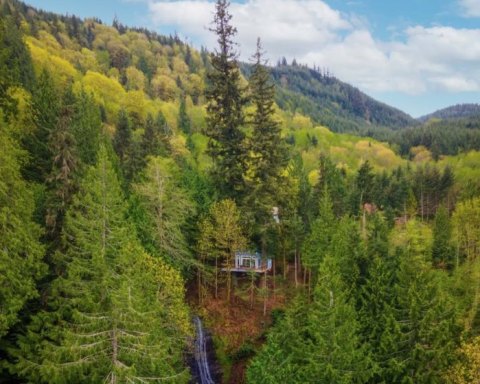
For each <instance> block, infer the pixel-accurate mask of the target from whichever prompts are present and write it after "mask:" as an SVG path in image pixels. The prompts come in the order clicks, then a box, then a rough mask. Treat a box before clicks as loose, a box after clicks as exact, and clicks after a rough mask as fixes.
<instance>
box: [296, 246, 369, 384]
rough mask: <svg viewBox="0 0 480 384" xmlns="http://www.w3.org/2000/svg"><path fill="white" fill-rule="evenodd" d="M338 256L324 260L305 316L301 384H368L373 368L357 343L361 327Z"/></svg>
mask: <svg viewBox="0 0 480 384" xmlns="http://www.w3.org/2000/svg"><path fill="white" fill-rule="evenodd" d="M336 257H337V255H333V254H332V255H327V256H325V258H324V260H323V261H322V264H321V265H320V269H319V278H318V283H317V285H316V287H315V290H314V299H313V303H312V306H311V310H310V311H309V313H308V324H309V326H308V328H307V330H308V334H309V336H310V338H311V339H310V340H305V350H306V355H307V356H306V361H307V364H306V367H305V368H304V369H303V370H301V371H300V372H301V373H300V375H301V376H303V377H304V380H303V382H306V383H312V382H325V383H367V382H369V379H370V377H371V375H372V372H373V365H372V362H371V360H370V354H369V351H368V350H367V348H366V347H367V345H365V344H362V342H361V339H360V333H359V331H360V323H359V321H358V318H357V313H356V311H355V303H354V302H353V301H352V299H351V296H350V289H349V288H348V287H347V286H346V285H345V283H344V281H343V280H342V278H341V273H340V270H339V266H338V262H337V261H336V260H335V258H336Z"/></svg>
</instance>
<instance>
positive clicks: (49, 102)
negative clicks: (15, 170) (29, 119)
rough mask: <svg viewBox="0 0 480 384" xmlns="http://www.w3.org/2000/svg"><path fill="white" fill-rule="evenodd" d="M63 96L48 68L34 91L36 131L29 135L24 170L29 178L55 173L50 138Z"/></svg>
mask: <svg viewBox="0 0 480 384" xmlns="http://www.w3.org/2000/svg"><path fill="white" fill-rule="evenodd" d="M60 107H61V98H60V96H59V95H58V91H57V89H56V87H55V84H54V82H53V79H52V76H51V75H50V73H49V72H48V71H47V70H44V71H43V72H42V73H41V75H40V77H39V79H38V84H37V87H36V88H35V90H34V92H33V94H32V109H33V118H34V122H35V129H34V131H33V132H32V133H31V134H30V135H28V136H27V137H25V144H24V145H25V148H26V149H27V150H28V152H29V154H30V161H29V163H28V164H27V166H26V168H25V170H24V174H25V176H26V178H27V179H28V180H33V181H38V182H44V181H45V180H46V179H47V177H48V176H49V175H50V173H51V169H52V164H53V160H52V159H53V154H52V152H51V148H50V146H49V144H48V143H49V139H50V135H51V134H52V132H53V131H54V130H55V128H56V127H57V124H58V116H59V111H60Z"/></svg>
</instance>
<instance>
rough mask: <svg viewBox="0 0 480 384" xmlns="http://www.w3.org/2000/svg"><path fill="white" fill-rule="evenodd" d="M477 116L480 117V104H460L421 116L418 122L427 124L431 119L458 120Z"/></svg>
mask: <svg viewBox="0 0 480 384" xmlns="http://www.w3.org/2000/svg"><path fill="white" fill-rule="evenodd" d="M475 116H478V117H480V104H477V103H460V104H455V105H451V106H449V107H446V108H442V109H439V110H437V111H435V112H432V113H429V114H427V115H424V116H420V117H419V118H418V119H417V120H418V121H420V122H427V121H428V120H430V119H442V120H456V119H462V118H469V117H475Z"/></svg>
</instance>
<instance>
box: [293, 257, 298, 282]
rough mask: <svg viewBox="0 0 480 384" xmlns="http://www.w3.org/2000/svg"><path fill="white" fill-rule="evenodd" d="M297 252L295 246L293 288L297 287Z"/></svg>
mask: <svg viewBox="0 0 480 384" xmlns="http://www.w3.org/2000/svg"><path fill="white" fill-rule="evenodd" d="M297 254H298V251H297V248H295V259H294V262H295V288H298V259H297Z"/></svg>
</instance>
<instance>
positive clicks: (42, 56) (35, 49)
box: [27, 38, 79, 84]
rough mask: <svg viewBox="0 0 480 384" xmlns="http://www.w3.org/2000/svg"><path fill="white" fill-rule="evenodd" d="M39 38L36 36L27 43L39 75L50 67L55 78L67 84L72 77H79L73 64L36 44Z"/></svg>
mask: <svg viewBox="0 0 480 384" xmlns="http://www.w3.org/2000/svg"><path fill="white" fill-rule="evenodd" d="M37 41H38V40H36V39H34V38H28V39H27V45H28V47H29V48H30V52H31V54H32V59H33V64H34V67H35V71H36V73H37V75H38V74H39V73H40V72H41V71H42V70H43V69H44V68H48V69H49V70H50V72H52V73H53V74H54V75H55V79H57V81H60V82H61V84H65V83H66V82H67V81H68V80H70V79H77V78H79V73H78V72H77V70H76V69H75V68H74V67H73V65H72V64H71V63H70V62H68V61H67V60H65V59H62V58H61V57H59V56H56V55H54V54H52V53H50V52H49V51H48V50H47V49H45V48H42V47H41V46H40V45H36V42H37Z"/></svg>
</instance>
